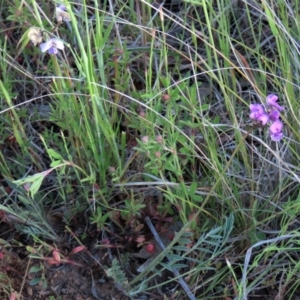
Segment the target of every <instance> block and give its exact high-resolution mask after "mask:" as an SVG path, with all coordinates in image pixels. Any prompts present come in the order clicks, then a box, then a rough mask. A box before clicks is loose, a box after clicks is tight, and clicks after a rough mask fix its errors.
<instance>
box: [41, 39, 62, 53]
mask: <svg viewBox="0 0 300 300" xmlns="http://www.w3.org/2000/svg"><path fill="white" fill-rule="evenodd" d="M40 49H41V51H42V52H45V51H48V53H49V54H50V55H55V54H57V52H58V50H57V49H59V50H64V44H63V42H62V41H61V40H59V39H56V38H53V39H50V40H49V41H48V42H46V43H42V44H40Z"/></svg>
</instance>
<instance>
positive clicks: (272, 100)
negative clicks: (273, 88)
mask: <svg viewBox="0 0 300 300" xmlns="http://www.w3.org/2000/svg"><path fill="white" fill-rule="evenodd" d="M277 100H278V97H277V96H276V95H274V94H270V95H268V96H267V99H266V102H267V105H269V106H271V107H273V108H275V109H277V110H278V111H282V110H284V107H283V106H280V105H279V104H278V103H277Z"/></svg>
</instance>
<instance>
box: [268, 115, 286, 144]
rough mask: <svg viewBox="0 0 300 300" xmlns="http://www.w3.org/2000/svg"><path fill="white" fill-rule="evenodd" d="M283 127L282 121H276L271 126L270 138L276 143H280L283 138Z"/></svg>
mask: <svg viewBox="0 0 300 300" xmlns="http://www.w3.org/2000/svg"><path fill="white" fill-rule="evenodd" d="M282 127H283V124H282V122H281V121H279V120H276V121H275V122H274V123H273V124H272V125H271V126H270V136H271V139H272V140H273V141H275V142H278V141H280V140H281V139H282V138H283V133H282V131H281V130H282Z"/></svg>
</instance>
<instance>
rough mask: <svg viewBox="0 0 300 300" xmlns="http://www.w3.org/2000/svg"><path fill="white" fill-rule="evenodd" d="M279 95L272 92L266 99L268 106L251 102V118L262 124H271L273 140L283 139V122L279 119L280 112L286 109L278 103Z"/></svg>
mask: <svg viewBox="0 0 300 300" xmlns="http://www.w3.org/2000/svg"><path fill="white" fill-rule="evenodd" d="M277 100H278V97H277V96H276V95H274V94H270V95H268V96H267V99H266V104H267V106H266V108H265V107H264V106H263V105H261V104H257V103H256V104H250V118H251V119H252V120H254V121H256V122H258V123H260V124H261V125H266V124H268V123H269V124H270V127H269V130H270V137H271V139H272V140H273V141H275V142H278V141H280V140H281V139H282V137H283V133H282V128H283V123H282V122H281V121H280V120H279V118H280V112H281V111H282V110H284V108H283V107H282V106H280V105H279V104H278V103H277Z"/></svg>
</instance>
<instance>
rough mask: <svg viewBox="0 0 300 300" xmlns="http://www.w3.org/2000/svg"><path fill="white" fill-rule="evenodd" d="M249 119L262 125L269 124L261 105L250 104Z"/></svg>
mask: <svg viewBox="0 0 300 300" xmlns="http://www.w3.org/2000/svg"><path fill="white" fill-rule="evenodd" d="M249 117H250V119H252V120H255V121H259V122H261V123H262V125H266V124H267V123H268V122H269V115H268V114H267V113H266V111H265V109H264V107H263V106H262V105H261V104H250V116H249Z"/></svg>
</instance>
